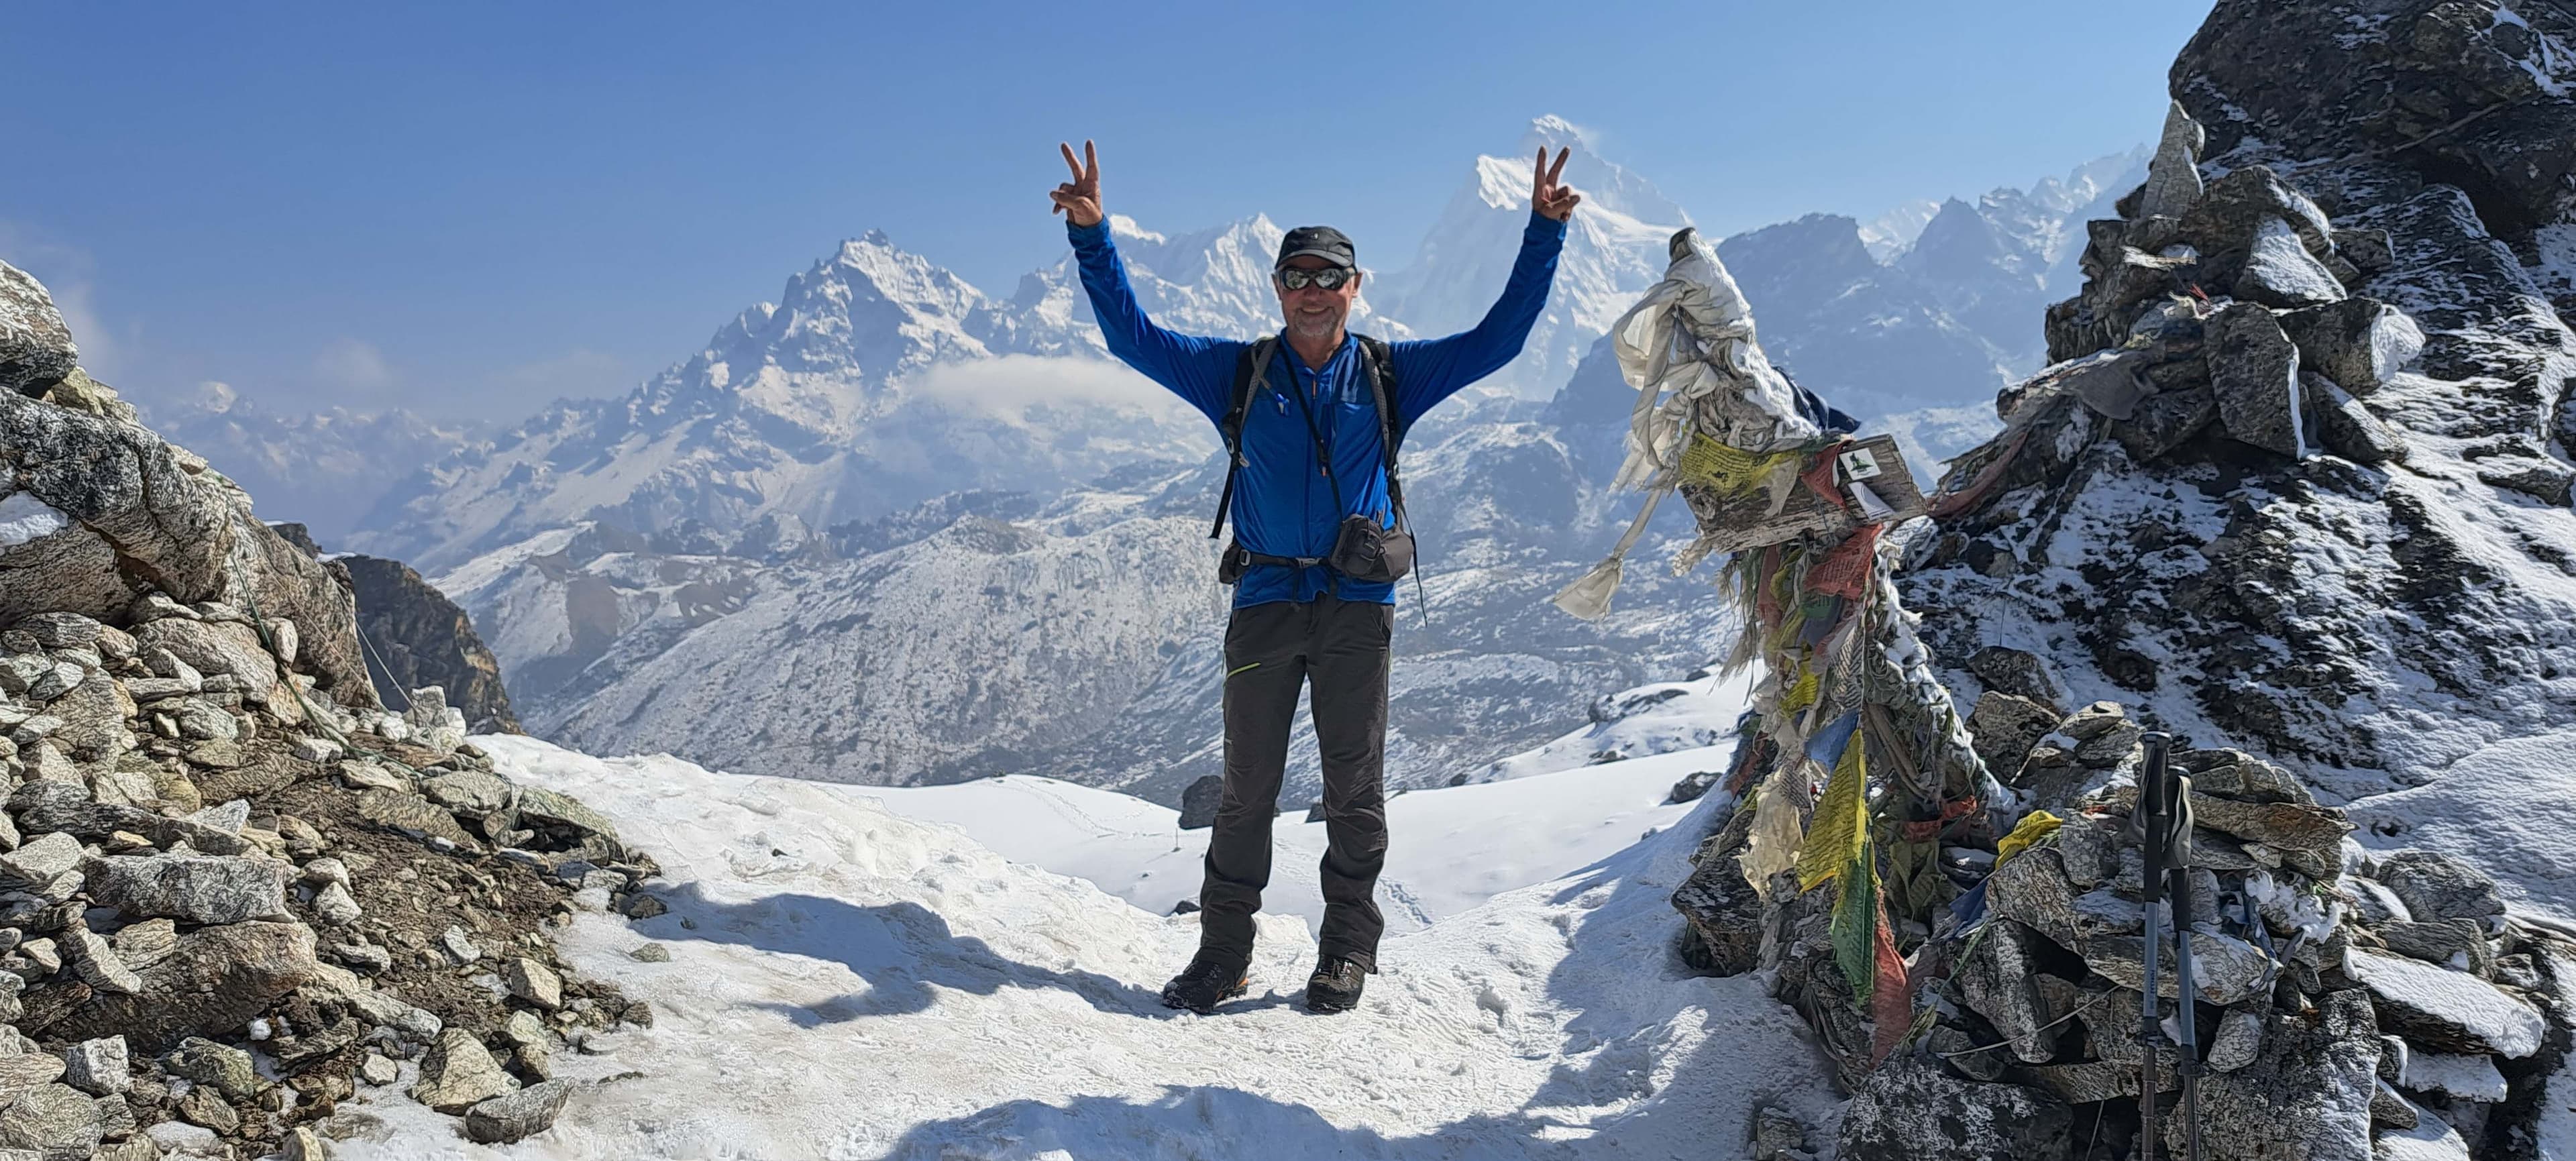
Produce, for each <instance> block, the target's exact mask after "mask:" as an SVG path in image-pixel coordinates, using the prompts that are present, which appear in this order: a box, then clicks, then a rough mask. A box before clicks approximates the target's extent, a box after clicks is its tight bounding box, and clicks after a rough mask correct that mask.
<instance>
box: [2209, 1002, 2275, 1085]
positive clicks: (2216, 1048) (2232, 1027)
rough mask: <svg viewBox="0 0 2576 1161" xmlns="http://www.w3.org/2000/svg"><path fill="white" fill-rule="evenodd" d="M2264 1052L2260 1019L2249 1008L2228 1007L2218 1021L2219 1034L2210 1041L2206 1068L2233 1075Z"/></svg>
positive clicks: (2261, 1018)
mask: <svg viewBox="0 0 2576 1161" xmlns="http://www.w3.org/2000/svg"><path fill="white" fill-rule="evenodd" d="M2262 1051H2263V1017H2262V1016H2261V1015H2260V1014H2258V1013H2256V1012H2255V1011H2254V1010H2253V1009H2251V1008H2230V1009H2228V1010H2227V1014H2226V1015H2224V1016H2221V1017H2219V1019H2218V1033H2217V1034H2216V1035H2214V1036H2212V1037H2210V1040H2209V1055H2208V1056H2207V1057H2205V1058H2204V1060H2205V1062H2206V1063H2207V1064H2208V1065H2209V1067H2211V1068H2214V1069H2216V1070H2218V1071H2220V1072H2234V1071H2236V1070H2237V1069H2240V1068H2243V1067H2245V1066H2246V1065H2249V1064H2252V1063H2254V1058H2255V1057H2256V1056H2258V1055H2260V1054H2261V1053H2262Z"/></svg>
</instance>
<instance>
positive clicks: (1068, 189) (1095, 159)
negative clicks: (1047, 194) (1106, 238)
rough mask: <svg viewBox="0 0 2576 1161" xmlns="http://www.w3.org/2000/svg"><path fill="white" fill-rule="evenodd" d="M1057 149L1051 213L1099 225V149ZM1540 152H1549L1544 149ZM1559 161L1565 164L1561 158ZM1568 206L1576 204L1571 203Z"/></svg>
mask: <svg viewBox="0 0 2576 1161" xmlns="http://www.w3.org/2000/svg"><path fill="white" fill-rule="evenodd" d="M1056 148H1058V149H1061V150H1063V151H1064V165H1065V168H1067V169H1070V170H1072V171H1073V180H1072V181H1068V182H1066V183H1064V184H1063V185H1059V186H1057V187H1055V192H1054V194H1053V195H1051V196H1053V197H1054V198H1055V209H1053V210H1050V211H1048V212H1049V213H1059V212H1060V213H1062V214H1064V216H1065V217H1066V218H1067V219H1069V220H1071V221H1072V222H1073V224H1074V225H1077V226H1097V225H1099V224H1100V218H1101V214H1100V152H1099V151H1098V150H1096V149H1093V148H1092V147H1091V143H1090V142H1088V141H1085V142H1083V143H1082V160H1081V161H1075V160H1074V159H1073V146H1071V145H1066V144H1063V143H1061V142H1059V143H1057V145H1056ZM1539 152H1541V153H1545V152H1547V151H1546V150H1544V149H1542V150H1540V151H1539ZM1557 164H1559V165H1563V164H1565V163H1564V162H1563V161H1559V162H1558V163H1557ZM1566 208H1567V209H1572V208H1573V207H1572V206H1571V205H1569V206H1567V207H1566Z"/></svg>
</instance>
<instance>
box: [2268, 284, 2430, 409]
mask: <svg viewBox="0 0 2576 1161" xmlns="http://www.w3.org/2000/svg"><path fill="white" fill-rule="evenodd" d="M2280 323H2281V330H2282V331H2283V332H2284V333H2286V334H2288V335H2289V337H2290V341H2291V342H2292V343H2295V344H2297V346H2298V348H2299V361H2300V364H2301V365H2302V366H2305V367H2307V368H2309V369H2311V370H2314V371H2316V372H2317V373H2318V374H2321V375H2324V376H2325V377H2326V378H2327V379H2330V380H2332V381H2333V382H2334V384H2335V386H2338V387H2341V388H2343V389H2344V390H2345V391H2348V392H2350V393H2352V394H2354V395H2364V396H2366V395H2369V394H2370V393H2371V392H2374V391H2377V390H2379V389H2380V388H2382V387H2386V386H2387V385H2388V384H2389V383H2390V382H2391V381H2392V380H2394V379H2395V378H2396V377H2397V373H2398V372H2399V371H2402V370H2404V369H2405V368H2406V367H2407V366H2409V365H2411V364H2413V363H2414V362H2415V359H2416V357H2417V356H2419V355H2421V354H2423V353H2424V331H2423V328H2421V327H2419V326H2417V325H2416V324H2415V320H2414V319H2413V318H2411V317H2408V315H2407V314H2406V312H2405V311H2402V310H2399V309H2397V308H2396V307H2393V306H2390V305H2388V304H2387V303H2384V302H2380V301H2378V300H2377V299H2370V298H2347V299H2344V300H2343V301H2341V302H2336V303H2329V304H2325V305H2320V306H2312V307H2308V308H2306V309H2303V310H2294V311H2290V312H2289V313H2287V314H2283V315H2281V316H2280Z"/></svg>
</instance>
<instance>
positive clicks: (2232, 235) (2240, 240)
mask: <svg viewBox="0 0 2576 1161" xmlns="http://www.w3.org/2000/svg"><path fill="white" fill-rule="evenodd" d="M2266 218H2277V219H2280V220H2281V222H2282V223H2283V224H2284V225H2286V226H2287V227H2289V229H2290V232H2291V233H2292V234H2293V235H2294V236H2296V237H2297V238H2298V240H2299V243H2300V244H2301V245H2302V246H2303V247H2305V248H2306V249H2307V251H2308V253H2310V254H2312V255H2315V256H2317V257H2324V256H2325V255H2328V254H2332V253H2334V224H2333V223H2332V222H2330V221H2328V220H2327V218H2326V214H2325V211H2324V210H2322V209H2319V208H2317V203H2316V202H2315V201H2313V200H2311V199H2310V198H2309V197H2308V196H2307V195H2306V194H2303V193H2300V192H2299V191H2298V190H2296V189H2293V188H2291V187H2290V186H2289V185H2288V184H2287V183H2285V182H2283V181H2282V180H2281V179H2280V177H2279V176H2277V175H2276V174H2274V173H2273V172H2272V170H2271V168H2270V167H2268V166H2262V165H2248V166H2243V167H2241V168H2238V169H2233V170H2230V171H2228V172H2227V173H2226V174H2225V175H2224V176H2221V177H2219V178H2218V179H2217V180H2215V181H2212V182H2210V183H2209V185H2208V187H2207V188H2206V189H2205V190H2204V191H2203V192H2202V196H2201V198H2200V200H2199V201H2197V202H2194V203H2192V207H2191V209H2190V210H2189V211H2187V212H2185V213H2183V214H2182V215H2181V219H2182V220H2181V223H2180V225H2179V227H2178V228H2177V233H2178V234H2179V236H2180V237H2181V238H2182V239H2183V240H2184V241H2187V242H2189V243H2191V244H2192V245H2194V246H2197V247H2199V248H2200V249H2201V250H2202V251H2203V252H2206V253H2216V252H2219V251H2224V250H2232V249H2238V248H2242V247H2244V246H2245V245H2246V244H2247V243H2248V242H2250V241H2252V240H2253V238H2254V235H2255V233H2256V231H2258V230H2260V229H2261V228H2262V225H2263V221H2264V219H2266Z"/></svg>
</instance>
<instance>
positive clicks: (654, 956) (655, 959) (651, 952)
mask: <svg viewBox="0 0 2576 1161" xmlns="http://www.w3.org/2000/svg"><path fill="white" fill-rule="evenodd" d="M626 954H627V955H629V956H631V957H633V958H634V959H635V960H636V961H638V962H641V963H669V962H671V949H670V948H667V947H664V946H662V945H661V944H658V943H648V944H645V945H644V946H642V947H639V948H636V949H635V950H633V951H630V952H627V953H626Z"/></svg>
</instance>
